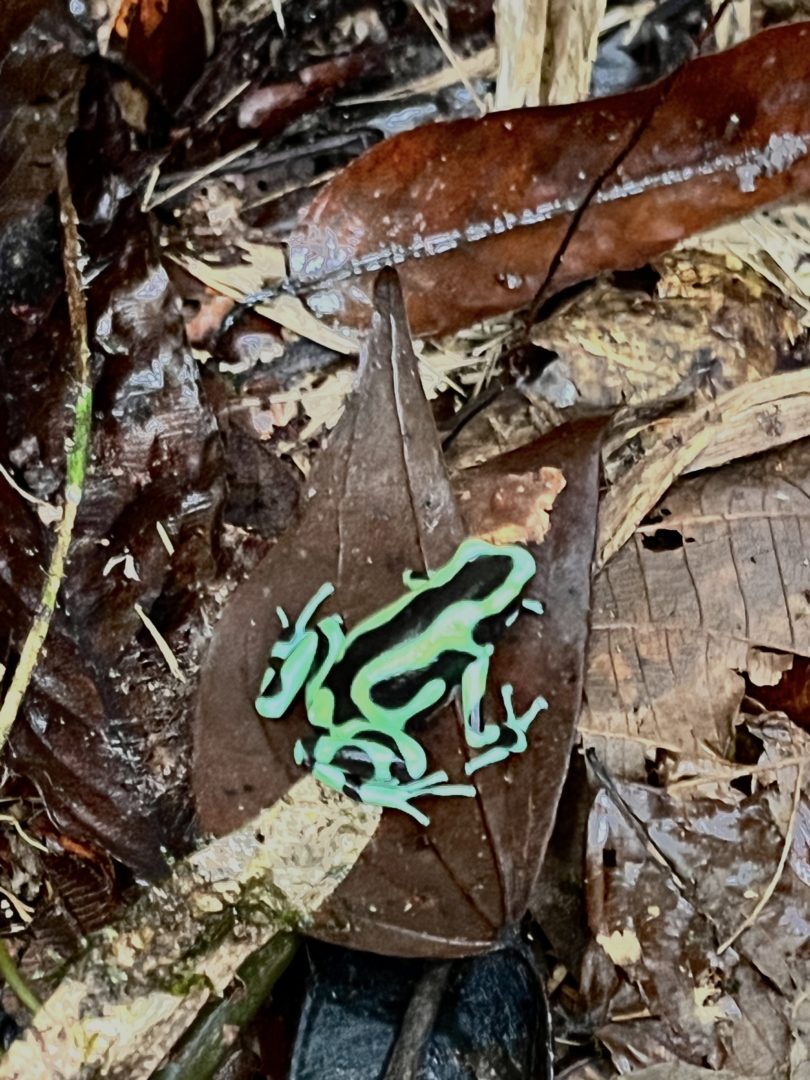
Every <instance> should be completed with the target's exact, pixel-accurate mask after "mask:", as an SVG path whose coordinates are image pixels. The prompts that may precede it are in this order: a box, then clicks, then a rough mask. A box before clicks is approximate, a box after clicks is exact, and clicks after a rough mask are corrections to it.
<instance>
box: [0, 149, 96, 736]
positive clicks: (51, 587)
mask: <svg viewBox="0 0 810 1080" xmlns="http://www.w3.org/2000/svg"><path fill="white" fill-rule="evenodd" d="M56 177H57V187H58V191H59V207H60V216H61V222H62V231H63V243H62V263H63V266H64V271H65V288H66V291H67V297H68V310H69V312H70V329H71V352H72V355H73V374H74V377H75V380H76V404H75V412H74V421H73V432H72V436H71V438H70V440H69V441H68V445H67V451H66V457H67V460H66V479H65V505H64V512H63V514H62V519H61V521H60V522H59V524H58V526H57V528H56V539H55V541H54V545H53V550H52V551H51V558H50V562H49V565H48V569H47V571H46V574H45V581H44V582H43V585H42V592H41V593H40V598H39V605H38V607H37V611H36V613H35V615H34V618H33V621H32V623H31V626H30V628H29V630H28V634H27V636H26V639H25V642H24V643H23V647H22V649H21V651H20V659H19V661H18V663H17V667H16V668H15V670H14V675H13V676H12V679H11V685H10V686H9V688H8V691H7V693H6V696H5V698H4V700H3V704H2V706H0V750H2V748H3V747H4V746H5V744H6V740H7V739H8V736H9V732H10V731H11V728H12V726H13V724H14V721H15V719H16V718H17V713H18V712H19V709H20V705H21V704H22V700H23V698H24V697H25V692H26V690H27V689H28V684H29V683H30V681H31V677H32V675H33V673H34V669H35V668H36V664H37V659H38V657H39V653H40V650H41V648H42V646H43V644H44V642H45V638H46V637H47V636H48V630H49V628H50V625H51V618H52V616H53V613H54V610H55V609H56V598H57V596H58V595H59V589H60V587H61V585H62V580H63V578H64V576H65V564H66V562H67V556H68V550H69V548H70V543H71V540H72V538H73V527H74V525H75V523H76V514H77V512H78V509H79V503H80V502H81V498H82V493H83V491H84V481H85V474H86V472H87V457H88V447H89V444H90V426H91V422H92V413H93V389H92V386H91V384H90V349H89V346H88V342H87V309H86V307H85V302H84V293H83V292H82V281H81V273H80V271H79V256H80V246H79V224H78V218H77V215H76V208H75V207H74V205H73V199H72V197H71V194H70V186H69V183H68V178H67V170H66V167H65V161H64V157H58V158H57V160H56Z"/></svg>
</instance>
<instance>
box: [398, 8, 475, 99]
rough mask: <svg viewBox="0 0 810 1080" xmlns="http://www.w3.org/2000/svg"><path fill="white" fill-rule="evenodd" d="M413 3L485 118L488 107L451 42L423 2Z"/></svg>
mask: <svg viewBox="0 0 810 1080" xmlns="http://www.w3.org/2000/svg"><path fill="white" fill-rule="evenodd" d="M411 3H412V4H413V6H414V8H415V9H416V11H417V12H418V13H419V15H421V17H422V21H423V22H424V24H425V26H426V27H427V28H428V30H429V31H430V32H431V34H432V35H433V37H434V40H435V41H436V44H437V45H438V46H439V48H440V49H441V51H442V52H443V53H444V57H445V59H446V60H447V62H448V64H449V65H450V67H451V68H452V69H453V71H454V73H455V74H456V75H457V76H458V79H459V82H461V83H462V84H463V86H464V89H465V90H466V91H467V93H468V94H469V95H470V97H471V98H472V100H473V101H474V102H475V106H476V108H477V109H478V111H479V113H480V114H481V115H482V116H483V115H484V113H485V112H486V111H487V107H486V105H485V104H484V102H483V101H482V100H481V98H480V97H479V95H478V94H477V93H476V92H475V87H474V86H473V84H472V83H471V82H470V80H469V79H468V78H467V74H466V72H465V71H464V68H463V67H462V66H461V64H460V63H459V58H458V57H457V56H456V54H455V51H454V50H453V48H452V46H451V45H450V42H449V41H448V40H447V38H446V37H445V36H444V34H443V33H442V31H441V29H440V28H439V27H438V26H437V24H436V20H435V19H434V17H433V16H432V15H431V13H430V12H429V11H428V10H427V8H426V7H425V5H424V4H423V3H422V0H411Z"/></svg>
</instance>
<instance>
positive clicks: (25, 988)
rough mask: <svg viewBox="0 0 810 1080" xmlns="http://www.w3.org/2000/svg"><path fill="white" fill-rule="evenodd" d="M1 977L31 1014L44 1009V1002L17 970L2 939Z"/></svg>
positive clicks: (0, 939)
mask: <svg viewBox="0 0 810 1080" xmlns="http://www.w3.org/2000/svg"><path fill="white" fill-rule="evenodd" d="M0 975H2V976H3V979H4V981H5V984H6V986H7V987H8V988H9V990H11V992H12V993H13V994H14V995H15V996H16V998H17V1000H18V1001H19V1003H20V1004H21V1005H24V1006H25V1007H26V1009H28V1011H29V1012H30V1013H35V1012H37V1010H38V1009H40V1008H41V1007H42V1002H41V1001H40V1000H39V998H38V997H37V995H36V994H35V993H34V991H33V990H32V989H31V987H30V986H29V985H28V983H27V982H26V981H25V979H24V978H23V977H22V975H21V974H20V973H19V971H18V970H17V965H16V964H15V963H14V961H13V960H12V959H11V954H10V953H9V951H8V949H7V948H6V943H5V941H4V940H3V939H2V938H0Z"/></svg>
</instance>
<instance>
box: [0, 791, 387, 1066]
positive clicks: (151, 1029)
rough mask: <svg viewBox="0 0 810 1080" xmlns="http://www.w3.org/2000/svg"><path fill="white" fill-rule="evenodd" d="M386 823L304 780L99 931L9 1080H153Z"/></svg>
mask: <svg viewBox="0 0 810 1080" xmlns="http://www.w3.org/2000/svg"><path fill="white" fill-rule="evenodd" d="M379 819H380V810H379V808H377V807H370V806H365V805H363V804H362V803H355V802H350V801H349V800H348V799H346V798H345V797H344V796H342V795H339V794H338V793H337V792H334V791H330V790H329V789H327V788H324V787H322V786H321V785H320V784H319V783H318V782H317V781H316V780H314V779H313V778H312V777H311V776H306V777H304V778H303V779H301V780H300V781H298V783H296V784H295V785H294V787H292V788H291V789H290V791H289V793H288V794H287V795H286V796H285V797H284V798H283V799H281V800H280V801H279V802H277V803H275V804H274V805H273V806H272V807H270V808H269V809H268V810H265V811H263V812H262V813H261V814H260V815H259V816H258V817H256V818H254V820H253V821H251V822H249V823H248V824H247V825H245V826H244V827H243V828H241V829H239V830H237V831H236V832H233V833H231V834H229V835H228V836H225V837H222V838H221V839H218V840H215V841H213V842H212V843H210V844H208V845H207V846H206V847H204V848H202V849H201V850H199V851H198V852H196V853H195V854H194V855H192V856H190V857H189V858H187V859H185V860H184V861H182V862H181V863H179V864H178V865H177V867H176V868H175V870H174V871H173V873H172V875H171V877H170V878H169V879H168V880H167V881H164V882H162V883H161V884H159V885H156V886H154V887H152V888H150V889H149V890H147V891H146V892H145V893H144V895H143V896H142V897H141V898H140V900H139V901H138V902H137V903H136V904H134V905H133V906H132V907H131V908H130V909H129V911H128V912H127V915H126V917H125V918H124V920H123V921H122V922H121V923H120V924H119V925H117V926H114V927H109V928H106V929H105V930H103V931H101V932H99V933H98V934H96V935H94V937H93V938H92V939H91V942H90V946H89V948H88V949H87V951H86V952H85V953H84V954H83V955H82V956H81V958H80V959H78V960H77V961H76V962H75V963H73V964H72V965H71V966H70V968H69V969H68V971H67V973H66V975H65V977H64V978H63V979H62V981H61V983H60V984H59V986H58V988H57V989H56V991H55V992H54V993H53V994H52V995H51V997H50V998H48V1000H47V1001H46V1002H45V1004H44V1006H43V1008H42V1009H41V1010H40V1011H39V1012H38V1013H37V1015H36V1017H35V1018H34V1021H33V1023H32V1025H31V1027H30V1028H29V1029H28V1030H27V1031H26V1033H25V1035H24V1036H23V1037H21V1038H20V1039H18V1040H17V1041H16V1042H15V1043H13V1045H12V1046H11V1048H10V1049H9V1051H8V1052H7V1053H6V1055H5V1057H4V1058H3V1059H2V1061H0V1080H80V1078H81V1080H89V1078H94V1077H102V1076H103V1077H112V1078H120V1080H138V1078H141V1077H143V1078H144V1080H145V1078H146V1077H148V1076H149V1075H150V1074H151V1073H152V1072H153V1071H154V1069H155V1068H156V1067H157V1066H158V1065H159V1064H160V1062H161V1060H162V1058H163V1057H164V1055H165V1054H166V1053H167V1052H168V1051H169V1050H170V1049H171V1048H172V1046H173V1045H174V1043H175V1042H176V1041H177V1039H178V1038H179V1037H180V1036H181V1035H182V1034H183V1033H184V1032H185V1031H186V1030H187V1028H188V1027H189V1025H190V1024H191V1023H192V1022H193V1020H194V1019H195V1017H196V1016H197V1014H198V1013H199V1011H200V1010H201V1009H202V1008H203V1006H204V1005H205V1004H206V1002H208V1001H209V1000H210V999H211V998H212V997H213V996H215V995H218V994H222V993H223V992H224V991H225V990H226V989H227V988H228V986H229V984H230V983H231V982H232V980H233V978H234V975H235V973H236V971H237V969H238V968H239V967H240V965H241V964H242V963H243V962H244V961H245V959H246V958H247V957H249V956H251V955H252V954H253V953H254V952H256V950H257V949H259V948H261V947H262V946H263V945H264V944H266V943H267V942H268V941H269V940H270V938H272V937H273V935H274V934H275V933H277V932H278V931H279V930H282V929H284V930H287V929H290V928H295V927H301V926H306V923H307V920H308V919H309V918H310V917H311V916H312V915H313V914H314V912H316V911H317V910H318V908H319V907H320V906H321V904H322V903H323V902H324V901H325V900H326V898H327V897H328V896H329V895H330V894H331V893H332V892H333V891H334V889H335V888H336V887H337V886H338V885H339V884H340V882H341V881H342V880H343V879H344V878H345V877H346V875H347V874H348V873H349V871H350V870H351V868H352V866H353V865H354V863H355V862H356V860H357V858H358V856H359V855H360V853H361V852H362V850H363V849H364V848H365V846H366V844H367V843H368V841H369V840H370V839H371V836H372V835H373V833H374V831H375V829H376V827H377V823H378V822H379Z"/></svg>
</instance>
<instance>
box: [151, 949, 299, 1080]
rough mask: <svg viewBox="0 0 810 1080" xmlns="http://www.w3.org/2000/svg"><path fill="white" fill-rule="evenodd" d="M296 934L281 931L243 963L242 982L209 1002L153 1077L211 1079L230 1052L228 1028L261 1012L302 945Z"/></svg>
mask: <svg viewBox="0 0 810 1080" xmlns="http://www.w3.org/2000/svg"><path fill="white" fill-rule="evenodd" d="M299 940H300V939H299V937H298V936H297V935H296V934H289V933H284V932H282V933H278V934H276V935H275V936H274V937H272V938H271V939H270V940H269V941H268V942H267V944H266V945H264V946H263V947H262V948H261V949H259V950H258V951H257V952H255V953H254V954H253V955H252V956H250V957H248V959H247V960H245V962H244V963H243V964H242V966H241V967H240V968H239V971H238V972H237V977H238V979H239V982H240V983H241V984H242V985H241V986H237V987H236V988H235V989H234V990H233V992H232V993H231V994H229V995H228V996H227V997H225V998H223V999H222V1000H221V1001H218V1002H216V1003H215V1004H213V1005H211V1006H209V1008H208V1009H206V1010H205V1011H204V1012H203V1013H202V1014H201V1015H200V1016H199V1017H198V1018H197V1020H196V1022H195V1023H194V1025H193V1027H192V1028H191V1029H190V1030H189V1031H188V1033H187V1034H186V1036H185V1038H184V1039H183V1042H182V1044H181V1046H180V1048H179V1049H178V1050H177V1051H176V1052H175V1054H174V1055H173V1056H172V1060H171V1061H170V1062H169V1064H168V1065H165V1066H164V1067H163V1068H162V1069H158V1070H157V1072H154V1073H152V1076H151V1078H150V1080H209V1077H212V1076H213V1075H214V1073H215V1072H216V1070H217V1069H218V1067H219V1066H220V1064H221V1063H222V1060H223V1059H224V1057H225V1056H226V1054H227V1053H228V1049H229V1040H227V1039H226V1038H225V1028H226V1027H229V1028H242V1027H244V1026H245V1025H246V1024H248V1023H249V1022H250V1021H251V1020H252V1019H253V1017H254V1016H255V1015H256V1013H257V1012H258V1010H259V1008H260V1007H261V1005H262V1003H263V1002H264V1001H265V1000H266V998H267V995H268V994H269V993H270V991H271V990H272V989H273V987H274V986H275V984H276V982H277V981H278V979H279V977H280V976H281V974H282V973H283V972H284V970H285V968H286V967H287V965H288V964H289V963H290V961H291V960H292V958H293V957H294V956H295V953H296V950H297V949H298V943H299Z"/></svg>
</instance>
